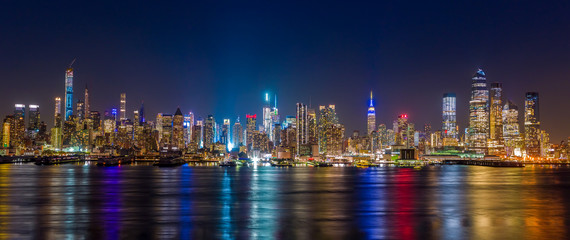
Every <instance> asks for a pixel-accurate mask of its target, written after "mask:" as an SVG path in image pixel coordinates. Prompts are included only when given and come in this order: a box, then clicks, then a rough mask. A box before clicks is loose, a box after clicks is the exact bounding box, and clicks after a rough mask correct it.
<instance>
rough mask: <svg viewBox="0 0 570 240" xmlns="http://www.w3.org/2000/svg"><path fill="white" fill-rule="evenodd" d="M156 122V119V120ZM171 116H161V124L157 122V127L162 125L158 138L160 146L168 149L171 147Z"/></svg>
mask: <svg viewBox="0 0 570 240" xmlns="http://www.w3.org/2000/svg"><path fill="white" fill-rule="evenodd" d="M157 120H158V119H157ZM172 121H173V116H172V114H162V122H158V121H157V123H156V124H157V125H159V124H160V125H162V136H161V137H160V146H161V147H163V148H164V147H166V148H167V147H169V146H172V145H173V143H172V130H173V128H172Z"/></svg>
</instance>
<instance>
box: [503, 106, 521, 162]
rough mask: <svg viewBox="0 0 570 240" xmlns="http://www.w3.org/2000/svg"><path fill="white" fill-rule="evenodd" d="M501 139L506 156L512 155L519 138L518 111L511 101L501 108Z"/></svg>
mask: <svg viewBox="0 0 570 240" xmlns="http://www.w3.org/2000/svg"><path fill="white" fill-rule="evenodd" d="M502 120H503V139H504V145H505V151H506V154H507V156H511V155H513V154H514V150H515V148H516V146H517V144H516V140H517V138H518V137H519V110H518V107H517V106H516V105H515V104H514V103H512V102H511V101H507V103H506V104H505V106H504V107H503V112H502Z"/></svg>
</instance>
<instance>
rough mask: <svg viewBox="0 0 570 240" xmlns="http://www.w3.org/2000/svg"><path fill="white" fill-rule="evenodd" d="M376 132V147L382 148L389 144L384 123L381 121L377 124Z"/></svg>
mask: <svg viewBox="0 0 570 240" xmlns="http://www.w3.org/2000/svg"><path fill="white" fill-rule="evenodd" d="M376 132H377V133H378V143H377V145H378V149H383V148H385V147H387V146H390V143H389V141H388V132H387V129H386V125H385V124H383V123H381V124H379V125H378V130H377V131H376Z"/></svg>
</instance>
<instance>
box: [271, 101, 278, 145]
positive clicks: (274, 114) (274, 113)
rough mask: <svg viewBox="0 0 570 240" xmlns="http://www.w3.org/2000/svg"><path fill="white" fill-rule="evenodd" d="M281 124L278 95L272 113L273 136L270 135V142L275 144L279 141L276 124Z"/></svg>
mask: <svg viewBox="0 0 570 240" xmlns="http://www.w3.org/2000/svg"><path fill="white" fill-rule="evenodd" d="M278 123H279V110H278V109H277V95H275V105H274V106H273V110H272V111H271V134H270V135H269V136H270V138H269V140H271V141H273V142H274V143H275V142H278V141H279V138H278V137H276V136H275V132H276V131H275V124H278Z"/></svg>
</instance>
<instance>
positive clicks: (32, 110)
mask: <svg viewBox="0 0 570 240" xmlns="http://www.w3.org/2000/svg"><path fill="white" fill-rule="evenodd" d="M28 107H29V110H28V113H29V118H28V129H30V130H32V131H36V132H37V131H38V130H39V129H40V106H38V105H29V106H28Z"/></svg>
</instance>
